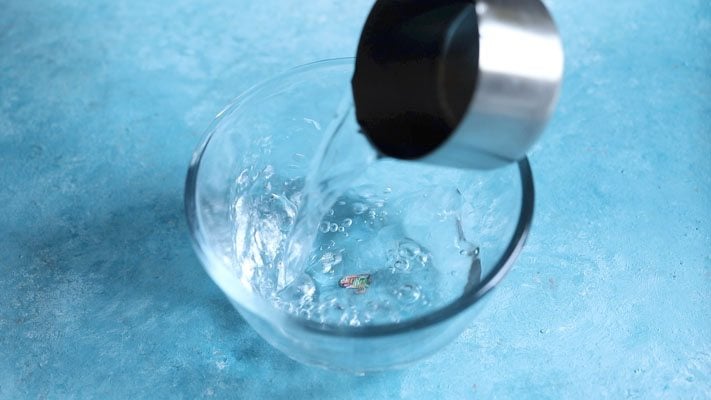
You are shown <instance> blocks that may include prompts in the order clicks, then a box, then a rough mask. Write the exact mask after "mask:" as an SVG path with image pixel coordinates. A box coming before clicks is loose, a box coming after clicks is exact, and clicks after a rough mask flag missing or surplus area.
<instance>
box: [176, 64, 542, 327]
mask: <svg viewBox="0 0 711 400" xmlns="http://www.w3.org/2000/svg"><path fill="white" fill-rule="evenodd" d="M353 62H354V58H352V57H347V58H334V59H326V60H321V61H316V62H312V63H308V64H304V65H301V66H298V67H295V68H291V69H289V70H287V71H286V72H284V73H282V74H279V75H276V76H275V77H273V78H271V79H268V80H266V81H263V82H261V83H259V84H257V85H255V86H253V87H251V88H250V89H248V90H246V91H245V92H244V93H242V94H241V95H240V96H238V97H237V98H235V99H234V100H233V101H232V102H230V103H229V104H228V105H227V106H226V107H225V108H223V109H222V111H220V112H219V113H218V114H217V116H216V117H215V119H214V120H213V122H212V123H211V124H210V126H209V127H208V129H207V131H206V132H205V134H204V137H203V139H202V140H201V142H200V144H199V145H198V146H197V148H196V150H195V151H194V153H193V156H192V158H191V160H190V165H189V167H188V173H187V176H186V181H185V192H184V202H185V213H186V217H187V223H188V227H189V229H190V237H191V240H192V243H193V247H194V249H195V251H196V253H197V254H198V257H199V258H200V261H201V263H202V264H203V267H205V269H206V270H208V273H209V274H210V276H211V277H213V275H212V273H213V272H214V268H213V267H212V266H210V265H208V264H210V262H209V260H213V259H217V258H216V257H209V255H210V252H211V249H210V248H209V246H208V245H207V243H208V241H207V240H206V238H205V236H204V233H203V228H202V226H201V221H200V218H199V216H198V204H197V201H196V194H197V184H198V181H197V180H198V175H199V174H198V172H199V169H200V163H201V161H202V157H203V155H204V154H205V151H206V150H207V148H208V146H209V144H210V140H211V139H212V136H213V134H214V132H215V129H213V128H214V127H215V126H216V124H217V123H218V122H219V121H220V119H221V117H222V116H223V115H224V114H226V113H227V112H228V111H235V110H236V109H238V108H239V105H240V104H242V103H243V102H244V101H246V100H249V99H250V98H251V96H252V95H253V94H255V93H256V92H258V91H259V90H261V89H264V88H266V87H268V86H269V85H270V84H272V83H275V82H277V81H279V80H280V79H283V78H286V77H288V76H291V75H293V74H297V73H301V72H306V71H310V70H313V69H318V68H321V67H328V66H337V65H346V64H348V63H353ZM517 164H518V171H519V176H520V179H521V210H520V212H519V218H518V221H517V223H516V228H515V229H514V232H513V234H512V236H511V239H510V241H509V244H508V246H507V247H506V250H505V251H504V252H503V253H502V254H501V256H500V257H499V259H498V260H497V262H496V264H495V265H494V267H493V268H492V270H491V271H490V272H489V273H488V274H487V275H486V276H485V277H484V278H483V279H482V280H481V282H480V283H479V285H478V286H476V287H475V288H473V289H470V290H469V291H468V292H466V293H464V294H463V295H461V296H460V297H458V298H457V299H456V300H454V301H452V302H450V303H449V304H447V305H446V306H444V307H440V308H437V309H435V310H434V311H432V312H430V313H427V314H425V315H422V316H419V317H416V318H412V319H409V320H406V321H403V322H398V323H389V324H382V325H365V326H338V325H330V324H323V323H319V322H316V321H313V320H307V319H301V318H298V317H296V316H294V315H292V314H289V313H287V312H285V311H283V310H279V309H277V308H275V307H272V308H271V309H272V310H273V311H274V312H275V314H278V315H280V316H281V317H282V318H284V319H286V320H288V322H289V323H290V324H293V325H295V326H298V327H300V328H301V329H303V330H304V331H307V332H309V333H315V334H322V335H327V336H336V337H352V338H368V337H380V336H392V335H397V334H403V333H407V332H411V331H415V330H421V329H424V328H428V327H431V326H434V325H437V324H439V323H442V322H444V321H446V320H448V319H450V318H453V317H455V316H457V315H459V314H460V313H462V312H463V311H465V310H466V309H468V308H470V307H472V306H473V305H474V304H475V303H477V302H478V301H479V300H480V299H482V298H483V297H484V296H485V295H486V294H487V293H489V292H490V291H491V290H492V289H493V288H494V287H495V286H496V285H498V284H499V283H500V282H501V280H502V279H503V278H504V277H505V276H506V274H507V273H508V272H509V270H511V268H512V267H513V265H514V263H515V261H516V259H517V258H518V256H519V255H520V253H521V251H522V250H523V247H524V244H525V242H526V239H527V238H528V234H529V232H530V229H531V224H532V221H533V210H534V203H535V190H534V182H533V173H532V171H531V165H530V163H529V161H528V158H526V157H524V158H523V159H521V160H519V161H518V163H517ZM213 280H214V277H213ZM218 286H219V285H218ZM228 297H229V295H228ZM270 314H271V313H270ZM256 316H257V317H260V318H264V319H267V321H268V322H269V323H273V322H272V321H271V320H270V319H269V318H266V317H263V316H262V315H259V314H257V315H256Z"/></svg>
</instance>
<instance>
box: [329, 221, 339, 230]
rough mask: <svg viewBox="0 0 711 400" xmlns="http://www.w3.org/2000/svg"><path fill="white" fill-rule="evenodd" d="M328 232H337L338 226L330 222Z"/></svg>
mask: <svg viewBox="0 0 711 400" xmlns="http://www.w3.org/2000/svg"><path fill="white" fill-rule="evenodd" d="M328 230H329V231H331V232H338V224H336V223H333V222H331V224H330V225H329V227H328Z"/></svg>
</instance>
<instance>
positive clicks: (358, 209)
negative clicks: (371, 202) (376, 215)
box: [353, 202, 368, 215]
mask: <svg viewBox="0 0 711 400" xmlns="http://www.w3.org/2000/svg"><path fill="white" fill-rule="evenodd" d="M367 210H368V206H366V205H365V204H363V203H361V202H356V203H353V212H354V213H356V215H360V214H363V213H364V212H366V211H367Z"/></svg>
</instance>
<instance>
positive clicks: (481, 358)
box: [0, 0, 711, 399]
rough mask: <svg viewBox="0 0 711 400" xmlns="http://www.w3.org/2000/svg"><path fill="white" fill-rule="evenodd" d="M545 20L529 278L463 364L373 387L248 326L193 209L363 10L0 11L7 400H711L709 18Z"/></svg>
mask: <svg viewBox="0 0 711 400" xmlns="http://www.w3.org/2000/svg"><path fill="white" fill-rule="evenodd" d="M549 5H550V6H551V7H552V11H553V13H554V14H555V16H556V18H557V20H558V23H559V26H560V29H561V31H562V34H563V37H564V42H565V46H566V51H567V72H566V82H565V88H564V92H563V96H562V102H561V105H560V108H559V110H558V112H557V114H556V117H555V119H554V121H553V123H552V126H551V128H550V129H549V130H548V132H547V134H546V135H545V137H544V139H543V140H542V142H541V143H540V144H539V145H538V146H537V147H536V150H535V151H534V153H533V155H532V164H533V168H534V171H535V174H536V178H537V187H538V204H537V210H536V213H537V214H536V220H535V226H534V229H533V232H532V236H531V238H530V241H529V243H528V246H527V247H526V250H525V252H524V254H523V255H522V257H521V259H520V260H519V262H518V264H517V265H516V267H515V268H514V269H513V271H512V272H511V274H510V275H509V276H508V277H507V279H506V280H505V281H504V282H503V284H502V285H501V286H500V287H499V288H498V289H497V290H495V291H494V292H493V293H492V294H491V295H490V296H489V298H488V299H487V300H486V301H487V303H488V304H487V307H486V309H485V311H484V312H483V313H482V314H481V315H480V316H479V318H478V319H477V320H475V321H473V322H472V323H471V326H470V327H469V329H468V330H467V331H466V332H465V333H464V334H463V335H462V336H461V337H460V338H459V339H458V340H457V341H456V342H455V343H454V344H452V345H451V346H449V347H447V348H446V349H445V350H443V351H441V352H440V353H438V354H437V355H436V356H434V357H432V358H430V359H428V360H426V361H423V362H421V363H419V364H417V365H415V366H413V367H411V368H409V369H407V370H404V371H397V372H390V373H383V374H378V375H374V376H368V377H364V378H357V377H350V376H343V375H335V374H333V373H329V372H325V371H321V370H316V369H311V368H308V367H304V366H301V365H298V364H296V363H295V362H293V361H290V360H289V359H287V358H285V357H284V356H282V355H281V354H280V353H278V352H277V351H276V350H273V349H272V348H270V347H269V346H268V345H267V344H266V343H265V342H264V341H263V340H261V339H260V338H259V337H258V336H257V334H256V333H255V332H254V331H252V330H251V329H250V328H249V327H248V326H247V325H246V324H245V323H244V322H243V321H242V319H241V318H240V317H239V316H238V315H237V314H236V312H234V311H233V309H232V307H231V306H230V305H229V303H228V302H227V300H226V299H225V298H224V296H223V295H222V294H221V293H220V292H219V290H218V289H217V288H216V286H215V285H214V284H213V283H212V282H211V281H210V280H209V278H208V277H207V275H206V274H205V273H204V272H203V270H202V268H201V266H200V265H199V264H198V261H197V260H196V258H195V257H194V255H193V252H192V250H191V248H190V243H189V240H188V234H187V229H186V225H185V223H184V218H183V213H182V190H183V187H182V186H183V178H184V174H185V170H186V166H187V162H188V160H189V157H190V154H191V152H192V150H193V148H194V146H195V145H196V144H197V142H198V140H199V137H200V134H201V132H202V131H203V129H204V128H205V127H206V126H207V124H208V123H209V122H210V120H211V118H212V116H213V115H214V114H215V113H216V112H217V111H218V110H219V109H220V108H221V107H222V105H224V104H226V103H227V102H228V101H229V100H230V99H231V98H232V97H233V96H234V95H236V94H238V93H240V92H241V91H243V90H244V89H246V88H247V87H249V86H251V85H252V84H254V83H256V82H257V81H260V80H262V79H264V78H266V77H268V76H270V75H273V74H274V73H276V72H279V71H281V70H283V69H285V68H287V67H290V66H293V65H296V64H301V63H304V62H307V61H311V60H316V59H323V58H329V57H334V56H349V55H352V54H354V49H355V44H356V40H357V35H358V31H359V26H360V25H361V24H362V22H363V19H364V16H365V15H366V13H367V11H368V9H369V6H370V1H365V0H364V1H329V0H309V1H288V2H287V1H283V0H282V1H279V0H260V1H247V0H242V1H233V2H198V1H187V0H171V1H163V0H161V1H150V2H139V1H126V0H112V1H109V0H97V1H84V2H81V1H75V0H52V1H49V0H21V1H20V0H16V1H15V0H5V1H2V2H1V4H0V204H2V206H1V208H0V239H2V240H1V241H0V255H1V256H0V398H2V399H14V398H60V397H76V398H92V397H95V398H104V397H106V396H109V397H118V398H129V397H130V398H142V397H145V398H155V397H178V398H180V397H183V398H196V397H211V396H214V397H220V398H222V397H240V398H260V399H261V398H280V397H281V398H290V399H297V398H303V397H306V396H309V395H310V396H311V397H316V398H336V397H343V398H391V397H397V396H401V397H406V398H428V399H429V398H438V397H447V398H457V399H464V398H491V397H500V398H524V397H530V398H561V397H563V398H599V397H611V398H625V397H627V398H650V397H663V398H684V399H691V398H709V397H711V254H710V253H711V251H710V250H709V249H711V158H710V155H711V117H710V115H711V3H709V2H708V0H679V1H673V2H663V3H659V2H657V3H651V2H649V1H643V0H626V1H602V2H600V1H591V0H584V1H582V0H581V1H559V0H556V1H550V2H549ZM413 345H414V346H416V345H417V344H416V343H413Z"/></svg>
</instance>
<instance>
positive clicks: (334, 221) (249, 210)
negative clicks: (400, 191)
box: [234, 157, 479, 327]
mask: <svg viewBox="0 0 711 400" xmlns="http://www.w3.org/2000/svg"><path fill="white" fill-rule="evenodd" d="M298 158H301V157H298ZM236 183H237V185H239V187H240V188H247V191H248V193H249V196H244V197H242V198H240V199H239V200H238V201H237V202H235V206H234V208H235V222H236V226H237V228H236V229H237V230H236V234H235V240H236V245H237V247H238V248H240V249H242V250H243V252H244V254H246V255H248V256H249V257H250V259H249V261H248V262H247V263H246V264H249V265H254V266H256V267H255V268H254V269H253V271H252V274H251V275H250V279H251V283H252V285H253V287H254V288H255V291H256V292H257V293H260V294H261V295H262V296H264V297H265V298H266V299H268V300H270V301H271V302H272V304H273V305H274V306H275V307H278V308H280V309H282V310H284V311H285V312H288V313H290V314H293V315H296V316H298V317H300V318H306V319H310V320H312V321H316V322H318V323H322V324H329V325H340V326H353V327H356V326H363V325H372V324H389V323H398V322H400V321H402V320H405V319H408V318H413V317H416V316H419V315H424V314H426V313H427V312H430V311H431V309H432V307H433V306H434V305H437V304H439V299H440V297H441V295H440V293H439V292H438V290H439V283H438V282H439V281H440V280H441V279H450V277H451V276H453V275H450V274H449V273H448V272H447V273H446V276H445V277H443V276H442V273H441V272H440V271H439V270H438V269H437V268H436V267H435V265H434V261H435V259H434V256H433V254H432V252H431V251H430V250H429V249H428V248H427V247H425V246H424V245H423V243H421V242H420V241H418V240H415V239H413V238H411V237H408V235H407V234H406V232H405V231H404V229H403V222H402V213H401V209H402V207H403V204H407V202H406V200H400V201H399V202H398V201H394V200H397V199H398V198H397V191H395V190H393V188H391V187H389V186H387V187H381V188H371V189H368V190H361V191H349V192H346V193H345V194H343V195H341V196H340V197H338V198H337V199H336V200H335V201H334V202H333V205H332V206H331V208H330V209H328V210H327V211H326V212H325V213H324V214H323V216H322V218H321V221H320V223H319V224H318V226H317V229H316V230H317V233H316V237H315V240H314V242H313V244H312V247H311V248H310V249H309V248H306V249H305V250H306V251H307V252H308V257H306V259H305V263H306V264H307V267H306V268H305V270H303V272H302V273H300V274H298V275H297V276H293V277H290V278H289V279H282V278H280V274H284V273H285V272H290V271H287V270H286V269H285V267H284V263H283V260H284V259H285V253H286V250H285V247H284V243H286V242H287V241H288V240H287V238H288V237H289V235H292V234H293V232H294V225H295V224H296V221H297V215H298V212H299V208H300V205H301V204H302V201H303V193H302V190H303V187H304V184H303V180H298V179H281V178H280V177H279V175H278V174H277V173H276V171H275V169H274V167H272V166H266V167H264V168H261V169H251V170H245V171H243V172H242V173H241V174H240V175H239V177H238V178H237V179H236ZM403 202H405V203H403ZM447 207H448V208H447V210H446V213H450V212H455V211H456V209H454V208H452V207H449V206H447ZM452 209H454V210H455V211H451V210H452ZM437 212H438V214H435V215H437V218H440V216H439V215H440V214H442V213H441V212H440V211H437ZM438 221H439V219H438ZM314 226H316V225H314ZM453 228H454V229H452V231H453V232H455V233H456V232H458V236H455V237H453V238H452V241H451V243H455V245H454V246H455V249H454V254H455V255H457V256H459V255H458V254H457V253H459V254H461V255H465V256H467V257H478V255H479V248H478V247H477V246H475V245H474V244H473V243H470V242H469V241H467V240H466V239H465V238H464V235H463V233H462V228H461V226H460V225H457V226H456V227H453ZM240 229H241V231H240ZM459 257H461V256H459ZM366 276H367V281H366V280H365V278H362V277H366ZM349 277H351V278H349ZM358 277H361V278H360V279H361V280H358ZM345 278H348V279H350V281H349V280H348V279H346V281H348V282H351V281H352V284H349V285H343V284H342V285H339V282H343V280H344V279H345ZM280 279H281V280H282V281H289V282H291V283H290V284H288V285H286V286H285V287H283V288H282V287H280V286H279V285H278V284H277V281H279V280H280ZM470 280H471V279H470ZM472 281H473V280H472ZM464 284H466V282H463V283H462V285H464Z"/></svg>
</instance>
